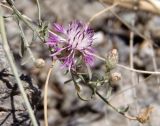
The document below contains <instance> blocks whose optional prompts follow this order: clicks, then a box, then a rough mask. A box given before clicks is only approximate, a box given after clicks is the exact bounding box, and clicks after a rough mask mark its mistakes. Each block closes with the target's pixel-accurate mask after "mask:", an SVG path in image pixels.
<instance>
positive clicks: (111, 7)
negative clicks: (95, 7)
mask: <svg viewBox="0 0 160 126" xmlns="http://www.w3.org/2000/svg"><path fill="white" fill-rule="evenodd" d="M117 5H118V3H115V4H113V5H111V6H110V7H107V8H105V9H104V10H102V11H100V12H98V13H96V14H95V15H93V16H92V17H91V18H90V20H89V21H88V23H87V25H89V24H90V23H91V22H92V21H93V20H94V19H95V18H97V17H98V16H100V15H102V14H103V13H105V12H107V11H109V10H111V9H113V8H114V7H116V6H117Z"/></svg>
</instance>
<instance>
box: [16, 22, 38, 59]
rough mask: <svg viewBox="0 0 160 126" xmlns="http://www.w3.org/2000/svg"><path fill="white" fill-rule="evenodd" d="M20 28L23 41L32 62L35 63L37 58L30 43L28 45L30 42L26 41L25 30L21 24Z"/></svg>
mask: <svg viewBox="0 0 160 126" xmlns="http://www.w3.org/2000/svg"><path fill="white" fill-rule="evenodd" d="M18 26H19V29H20V34H21V37H22V39H23V42H24V45H25V47H26V49H27V51H28V53H29V55H30V56H31V59H32V61H33V62H35V57H34V55H33V53H32V51H31V49H30V47H29V43H28V41H27V39H26V37H25V35H24V31H23V28H22V25H21V24H20V22H18Z"/></svg>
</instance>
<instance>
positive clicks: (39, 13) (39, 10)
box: [36, 0, 42, 26]
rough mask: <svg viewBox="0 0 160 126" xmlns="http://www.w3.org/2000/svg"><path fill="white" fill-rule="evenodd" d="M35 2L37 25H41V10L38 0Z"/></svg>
mask: <svg viewBox="0 0 160 126" xmlns="http://www.w3.org/2000/svg"><path fill="white" fill-rule="evenodd" d="M36 2H37V8H38V19H39V25H40V26H41V25H42V20H41V8H40V3H39V0H36Z"/></svg>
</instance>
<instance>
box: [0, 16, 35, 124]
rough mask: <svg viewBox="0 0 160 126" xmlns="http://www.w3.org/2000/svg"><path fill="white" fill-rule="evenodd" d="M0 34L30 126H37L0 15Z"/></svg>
mask: <svg viewBox="0 0 160 126" xmlns="http://www.w3.org/2000/svg"><path fill="white" fill-rule="evenodd" d="M0 32H1V36H2V44H3V48H4V51H5V54H6V57H7V59H8V61H9V64H10V66H11V69H12V71H13V74H14V76H15V78H16V81H17V84H18V87H19V89H20V92H21V94H22V97H23V99H24V102H25V104H26V107H27V110H28V113H29V116H30V118H31V121H32V124H33V126H38V124H37V120H36V117H35V115H34V113H33V110H32V107H31V105H30V103H29V100H28V98H27V95H26V93H25V90H24V88H23V85H22V83H21V80H20V78H19V75H18V71H17V68H16V65H15V63H14V59H13V56H12V55H11V54H12V53H11V51H10V48H9V45H8V42H7V37H6V31H5V26H4V19H3V17H2V15H1V14H0Z"/></svg>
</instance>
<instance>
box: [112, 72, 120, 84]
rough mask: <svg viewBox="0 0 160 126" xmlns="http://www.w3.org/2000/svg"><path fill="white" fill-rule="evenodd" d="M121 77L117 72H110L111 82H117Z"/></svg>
mask: <svg viewBox="0 0 160 126" xmlns="http://www.w3.org/2000/svg"><path fill="white" fill-rule="evenodd" d="M121 78H122V76H121V74H120V73H117V72H115V73H112V74H111V76H110V80H111V81H112V82H117V81H119V80H121Z"/></svg>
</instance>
